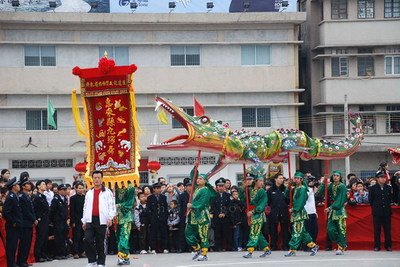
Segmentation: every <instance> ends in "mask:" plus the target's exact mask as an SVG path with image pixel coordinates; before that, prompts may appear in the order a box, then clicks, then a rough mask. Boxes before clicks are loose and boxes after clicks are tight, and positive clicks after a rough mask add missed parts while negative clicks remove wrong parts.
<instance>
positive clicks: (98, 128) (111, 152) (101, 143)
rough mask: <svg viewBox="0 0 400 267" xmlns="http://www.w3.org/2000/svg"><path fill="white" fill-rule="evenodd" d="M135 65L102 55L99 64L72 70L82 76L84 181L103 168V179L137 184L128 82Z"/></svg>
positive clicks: (131, 95)
mask: <svg viewBox="0 0 400 267" xmlns="http://www.w3.org/2000/svg"><path fill="white" fill-rule="evenodd" d="M135 70H136V66H135V65H130V66H115V63H114V61H113V60H109V59H107V58H102V59H101V60H100V61H99V67H98V68H91V69H80V68H79V67H75V68H74V70H73V73H74V74H75V75H78V76H79V77H80V78H81V96H82V99H83V106H84V111H85V123H86V125H88V127H87V128H88V129H89V131H88V133H87V134H86V135H87V136H86V137H87V162H88V166H87V173H86V175H85V178H86V182H87V183H88V185H89V186H91V177H90V174H91V172H92V171H94V170H100V171H103V175H104V179H103V180H104V182H105V184H106V185H107V186H110V187H114V186H115V184H117V185H121V183H122V182H131V183H134V184H137V185H139V173H138V165H139V154H138V144H137V142H138V140H137V128H138V125H137V119H136V104H135V96H134V92H133V86H132V85H131V83H132V80H131V76H132V73H133V72H134V71H135Z"/></svg>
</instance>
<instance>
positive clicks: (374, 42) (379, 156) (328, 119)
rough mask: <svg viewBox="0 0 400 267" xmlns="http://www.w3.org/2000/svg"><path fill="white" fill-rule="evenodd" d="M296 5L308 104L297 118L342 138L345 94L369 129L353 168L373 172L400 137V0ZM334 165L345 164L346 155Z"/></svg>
mask: <svg viewBox="0 0 400 267" xmlns="http://www.w3.org/2000/svg"><path fill="white" fill-rule="evenodd" d="M298 8H299V11H303V12H306V13H307V18H308V19H307V22H306V23H304V24H302V26H301V39H302V40H304V45H303V46H302V49H301V62H302V64H301V68H302V69H304V70H306V71H304V72H303V73H302V74H301V77H302V78H301V80H302V82H301V85H304V87H306V88H307V89H306V91H307V93H306V94H305V96H306V97H305V99H304V102H305V103H306V106H308V107H310V108H309V113H307V112H304V113H302V114H301V115H300V119H301V117H302V116H305V117H306V116H307V119H305V120H304V123H305V124H306V125H305V127H309V128H312V132H313V135H315V136H325V137H326V138H332V139H335V138H342V137H343V135H344V102H345V100H344V99H345V95H347V101H348V106H349V110H351V111H352V112H355V113H358V112H360V113H361V114H362V115H363V118H364V124H365V134H366V135H365V139H364V142H363V144H362V146H361V148H360V149H359V151H358V152H357V153H356V154H354V155H353V156H351V157H350V171H351V172H354V173H356V174H357V175H358V176H360V177H362V178H366V177H368V176H371V175H374V174H375V172H376V170H377V168H378V166H379V163H380V162H385V161H387V162H390V161H391V159H390V155H389V154H388V153H387V150H386V149H387V148H388V147H393V146H394V147H395V146H397V145H399V143H400V142H399V140H400V138H399V137H400V27H399V25H400V1H399V0H381V1H377V0H300V1H298ZM350 130H351V125H350ZM331 168H332V169H341V170H344V168H345V166H344V160H336V161H332V162H331ZM391 168H395V167H394V166H391Z"/></svg>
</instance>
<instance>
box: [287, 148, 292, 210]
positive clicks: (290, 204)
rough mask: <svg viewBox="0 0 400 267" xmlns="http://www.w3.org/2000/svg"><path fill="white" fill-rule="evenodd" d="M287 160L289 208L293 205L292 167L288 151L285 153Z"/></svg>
mask: <svg viewBox="0 0 400 267" xmlns="http://www.w3.org/2000/svg"><path fill="white" fill-rule="evenodd" d="M287 160H288V169H289V199H290V202H289V208H290V209H291V208H292V207H293V188H292V185H293V180H292V168H291V164H290V161H291V160H290V152H288V153H287Z"/></svg>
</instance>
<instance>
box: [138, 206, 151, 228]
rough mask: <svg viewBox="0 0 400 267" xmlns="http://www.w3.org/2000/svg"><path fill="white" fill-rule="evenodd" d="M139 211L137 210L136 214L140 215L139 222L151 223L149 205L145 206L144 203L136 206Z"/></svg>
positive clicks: (143, 223)
mask: <svg viewBox="0 0 400 267" xmlns="http://www.w3.org/2000/svg"><path fill="white" fill-rule="evenodd" d="M135 210H136V211H137V212H135V215H136V214H138V215H139V218H138V219H139V222H140V224H141V225H149V223H150V214H149V211H148V209H147V205H145V206H143V205H142V204H140V203H139V204H138V205H137V206H136V208H135Z"/></svg>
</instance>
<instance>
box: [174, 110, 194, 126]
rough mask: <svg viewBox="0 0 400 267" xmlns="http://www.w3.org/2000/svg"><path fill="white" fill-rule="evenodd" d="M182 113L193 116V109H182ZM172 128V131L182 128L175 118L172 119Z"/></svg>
mask: <svg viewBox="0 0 400 267" xmlns="http://www.w3.org/2000/svg"><path fill="white" fill-rule="evenodd" d="M183 111H184V112H186V113H187V114H188V115H190V116H194V109H193V108H183ZM172 128H173V129H177V128H183V126H182V124H180V122H179V121H177V120H176V119H175V118H172Z"/></svg>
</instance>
